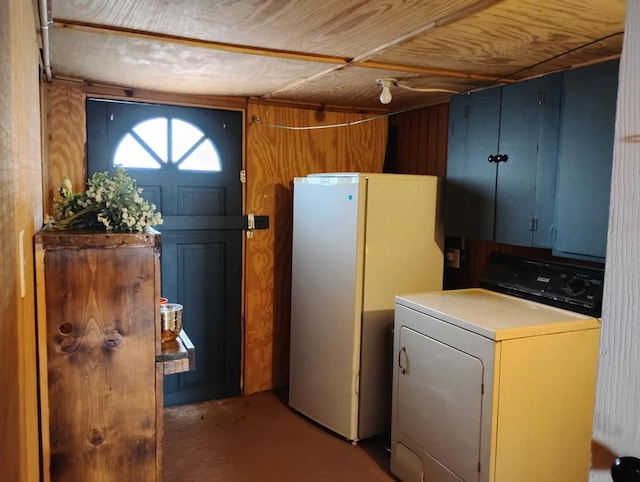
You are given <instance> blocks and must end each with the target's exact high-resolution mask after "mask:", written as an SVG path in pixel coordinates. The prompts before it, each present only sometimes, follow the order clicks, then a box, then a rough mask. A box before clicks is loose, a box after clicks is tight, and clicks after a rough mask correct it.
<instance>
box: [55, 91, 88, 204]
mask: <svg viewBox="0 0 640 482" xmlns="http://www.w3.org/2000/svg"><path fill="white" fill-rule="evenodd" d="M47 98H48V105H47V110H48V112H49V116H48V118H49V125H48V131H49V139H50V142H49V149H48V151H49V152H48V154H49V165H48V169H47V173H48V175H47V178H46V179H45V180H44V181H45V189H44V193H45V195H44V212H45V213H47V214H49V215H52V214H53V200H54V199H55V198H59V195H58V189H59V188H60V185H61V184H62V180H63V179H64V178H65V177H68V178H69V179H71V183H72V184H73V190H74V191H83V190H84V188H85V182H86V160H85V143H86V138H87V135H86V120H85V93H84V92H83V91H82V90H81V89H80V88H78V87H77V86H73V85H65V84H64V83H55V82H54V83H52V84H50V85H49V86H48V95H47Z"/></svg>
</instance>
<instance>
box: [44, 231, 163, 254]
mask: <svg viewBox="0 0 640 482" xmlns="http://www.w3.org/2000/svg"><path fill="white" fill-rule="evenodd" d="M161 240H162V235H161V234H160V232H158V231H156V230H155V229H149V230H147V231H141V232H133V233H121V232H111V231H73V230H71V231H57V230H55V229H49V228H44V229H42V230H41V231H40V232H38V233H36V235H35V242H36V244H40V245H41V246H42V248H44V249H63V248H117V247H122V246H128V247H145V246H153V247H156V248H159V247H160V243H161Z"/></svg>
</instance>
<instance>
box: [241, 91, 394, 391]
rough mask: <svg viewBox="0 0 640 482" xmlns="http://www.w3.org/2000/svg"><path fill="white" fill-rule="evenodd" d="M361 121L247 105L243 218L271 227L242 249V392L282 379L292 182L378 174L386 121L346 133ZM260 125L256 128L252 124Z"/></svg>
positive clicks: (282, 382)
mask: <svg viewBox="0 0 640 482" xmlns="http://www.w3.org/2000/svg"><path fill="white" fill-rule="evenodd" d="M365 117H371V116H367V115H360V114H353V113H346V112H327V111H323V110H312V109H298V108H287V107H278V106H273V105H266V104H259V103H251V102H250V103H249V108H248V111H247V154H246V160H247V202H246V209H247V212H251V213H255V214H267V215H269V219H270V228H269V229H268V230H265V231H256V232H255V234H254V237H253V238H252V239H248V240H247V246H246V282H245V284H246V291H245V293H246V302H245V306H246V311H245V319H246V332H245V378H244V387H245V388H244V391H245V393H247V394H248V393H254V392H259V391H262V390H269V389H271V388H275V387H284V386H287V384H288V376H289V323H290V315H291V313H290V303H291V296H290V293H291V236H292V215H293V191H292V186H293V178H294V177H296V176H306V175H307V174H309V173H313V172H337V171H351V172H381V171H382V166H383V161H384V154H385V149H386V136H387V119H386V118H384V117H383V118H380V119H378V120H375V121H372V122H365V123H361V124H357V125H351V126H347V127H336V128H332V129H317V130H287V129H282V128H278V127H270V126H268V125H266V124H276V125H282V126H296V127H301V126H314V125H326V124H343V123H348V122H353V121H357V120H361V119H363V118H365ZM256 118H257V119H260V120H261V121H262V123H258V122H256V121H255V119H256Z"/></svg>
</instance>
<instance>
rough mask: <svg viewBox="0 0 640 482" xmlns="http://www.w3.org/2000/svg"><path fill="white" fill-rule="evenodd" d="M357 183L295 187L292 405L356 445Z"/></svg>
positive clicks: (299, 182) (360, 207) (301, 182)
mask: <svg viewBox="0 0 640 482" xmlns="http://www.w3.org/2000/svg"><path fill="white" fill-rule="evenodd" d="M364 195H365V189H364V187H363V186H362V185H361V184H360V179H359V177H357V176H355V177H352V178H349V177H346V178H344V179H338V180H336V179H334V180H333V181H331V182H328V183H324V182H323V180H322V179H314V180H308V179H296V180H295V182H294V210H293V246H292V288H291V349H290V350H291V351H290V373H289V375H290V378H289V404H290V405H291V406H292V407H293V408H294V409H296V410H298V411H299V412H301V413H303V414H304V415H306V416H308V417H309V418H311V419H313V420H315V421H316V422H318V423H320V424H321V425H324V426H325V427H327V428H329V429H331V430H333V431H334V432H336V433H338V434H340V435H343V436H344V437H346V438H348V439H350V440H356V439H357V415H358V413H357V410H358V400H357V394H356V388H357V376H358V366H359V363H360V360H359V356H360V313H361V306H362V289H361V286H362V270H363V230H364V222H363V214H364V202H363V200H362V197H363V196H364Z"/></svg>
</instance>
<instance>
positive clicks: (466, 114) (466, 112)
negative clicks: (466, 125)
mask: <svg viewBox="0 0 640 482" xmlns="http://www.w3.org/2000/svg"><path fill="white" fill-rule="evenodd" d="M470 115H471V106H470V105H465V106H464V118H465V119H468V118H469V116H470Z"/></svg>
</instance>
